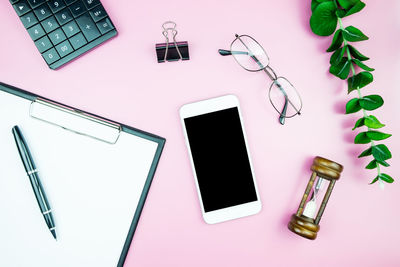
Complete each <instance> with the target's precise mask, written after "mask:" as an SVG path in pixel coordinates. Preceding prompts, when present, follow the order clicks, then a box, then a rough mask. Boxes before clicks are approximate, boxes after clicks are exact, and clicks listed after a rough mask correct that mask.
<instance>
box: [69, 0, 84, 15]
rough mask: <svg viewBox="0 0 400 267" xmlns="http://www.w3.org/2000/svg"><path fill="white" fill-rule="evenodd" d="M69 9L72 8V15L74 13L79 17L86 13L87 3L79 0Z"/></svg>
mask: <svg viewBox="0 0 400 267" xmlns="http://www.w3.org/2000/svg"><path fill="white" fill-rule="evenodd" d="M69 9H70V10H71V12H72V15H74V18H76V17H79V16H80V15H82V14H83V13H85V12H86V10H87V9H86V7H85V5H84V4H83V2H82V0H79V1H77V2H75V3H73V4H72V5H71V6H70V7H69Z"/></svg>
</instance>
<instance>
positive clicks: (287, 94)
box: [269, 77, 302, 118]
mask: <svg viewBox="0 0 400 267" xmlns="http://www.w3.org/2000/svg"><path fill="white" fill-rule="evenodd" d="M269 99H270V101H271V104H272V106H274V108H275V109H276V111H278V113H279V114H281V116H282V117H285V118H290V117H293V116H295V115H296V114H300V110H301V108H302V102H301V98H300V96H299V94H298V92H297V91H296V89H295V88H294V86H293V85H292V84H291V83H290V82H289V81H288V80H287V79H286V78H284V77H278V78H277V79H276V80H274V81H273V82H272V84H271V86H270V89H269Z"/></svg>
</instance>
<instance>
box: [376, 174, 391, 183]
mask: <svg viewBox="0 0 400 267" xmlns="http://www.w3.org/2000/svg"><path fill="white" fill-rule="evenodd" d="M378 177H379V179H381V180H382V181H384V182H386V183H389V184H391V183H393V182H394V179H393V178H392V177H390V176H389V175H388V174H386V173H381V174H379V176H378Z"/></svg>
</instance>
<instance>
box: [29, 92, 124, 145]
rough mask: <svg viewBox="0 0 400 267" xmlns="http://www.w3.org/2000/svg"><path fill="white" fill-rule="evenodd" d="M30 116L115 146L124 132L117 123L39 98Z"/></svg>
mask: <svg viewBox="0 0 400 267" xmlns="http://www.w3.org/2000/svg"><path fill="white" fill-rule="evenodd" d="M29 115H30V116H31V117H32V118H35V119H38V120H40V121H43V122H47V123H49V124H52V125H55V126H59V127H61V128H63V129H65V130H68V131H71V132H73V133H76V134H80V135H84V136H87V137H90V138H93V139H96V140H99V141H103V142H106V143H108V144H115V143H116V142H117V141H118V138H119V136H120V134H121V131H122V127H121V125H119V124H117V123H115V122H112V121H108V120H106V119H103V118H100V117H98V116H95V115H92V114H88V113H86V112H84V111H81V110H78V109H74V108H71V107H68V106H65V105H61V104H59V103H56V102H52V101H49V100H47V99H42V98H39V97H38V98H36V99H35V100H34V101H32V102H31V105H30V108H29Z"/></svg>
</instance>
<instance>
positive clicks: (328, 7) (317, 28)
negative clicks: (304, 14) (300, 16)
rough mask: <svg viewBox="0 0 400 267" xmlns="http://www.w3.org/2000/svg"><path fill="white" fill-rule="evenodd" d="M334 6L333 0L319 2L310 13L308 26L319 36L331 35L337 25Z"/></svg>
mask: <svg viewBox="0 0 400 267" xmlns="http://www.w3.org/2000/svg"><path fill="white" fill-rule="evenodd" d="M335 11H336V6H335V4H334V3H333V2H323V3H321V4H319V5H318V6H317V7H316V8H315V9H314V12H313V13H312V15H311V18H310V27H311V30H312V31H313V33H315V34H316V35H320V36H328V35H331V34H332V33H333V32H334V31H335V30H336V27H337V20H338V18H337V17H336V14H335Z"/></svg>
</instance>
